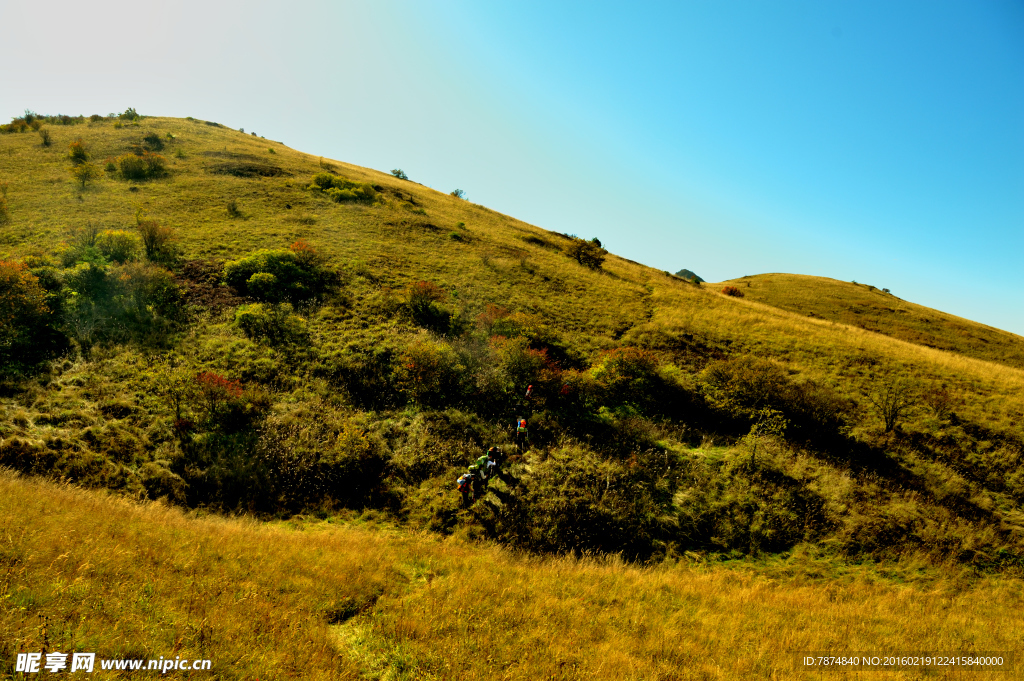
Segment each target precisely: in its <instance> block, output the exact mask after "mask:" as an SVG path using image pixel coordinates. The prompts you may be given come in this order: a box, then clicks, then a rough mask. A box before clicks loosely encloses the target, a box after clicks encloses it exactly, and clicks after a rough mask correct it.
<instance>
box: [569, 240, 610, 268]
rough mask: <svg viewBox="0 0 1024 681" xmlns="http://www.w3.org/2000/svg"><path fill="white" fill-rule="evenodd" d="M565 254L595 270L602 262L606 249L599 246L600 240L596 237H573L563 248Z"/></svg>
mask: <svg viewBox="0 0 1024 681" xmlns="http://www.w3.org/2000/svg"><path fill="white" fill-rule="evenodd" d="M565 254H566V255H568V256H569V257H570V258H572V259H573V260H575V261H576V262H578V263H579V264H581V265H584V266H586V267H589V268H590V269H593V270H597V269H601V265H602V264H604V259H605V256H607V255H608V251H606V250H605V249H604V248H602V247H601V242H600V241H599V240H597V239H594V240H592V241H585V240H583V239H580V238H575V237H574V238H573V240H572V243H571V244H569V247H568V248H567V249H565Z"/></svg>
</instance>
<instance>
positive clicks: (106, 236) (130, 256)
mask: <svg viewBox="0 0 1024 681" xmlns="http://www.w3.org/2000/svg"><path fill="white" fill-rule="evenodd" d="M96 247H97V248H99V250H100V252H101V253H102V254H103V255H104V256H105V257H106V258H107V260H110V261H111V262H116V263H119V264H123V263H125V262H127V261H129V260H134V259H135V254H136V253H137V252H138V250H139V240H138V237H136V236H135V235H134V234H132V233H131V232H126V231H124V230H109V229H108V230H107V231H105V232H103V233H102V234H100V235H99V236H98V237H97V239H96Z"/></svg>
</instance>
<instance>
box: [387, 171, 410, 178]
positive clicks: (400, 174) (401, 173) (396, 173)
mask: <svg viewBox="0 0 1024 681" xmlns="http://www.w3.org/2000/svg"><path fill="white" fill-rule="evenodd" d="M391 174H392V175H394V176H395V177H397V178H398V179H399V180H408V179H409V176H408V175H406V174H405V172H404V171H403V170H402V169H401V168H395V169H394V170H392V171H391Z"/></svg>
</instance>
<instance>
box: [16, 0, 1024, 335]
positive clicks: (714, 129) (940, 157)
mask: <svg viewBox="0 0 1024 681" xmlns="http://www.w3.org/2000/svg"><path fill="white" fill-rule="evenodd" d="M150 4H151V3H138V2H131V3H129V2H107V1H105V0H96V1H94V2H75V3H69V2H58V3H55V4H54V3H51V4H49V5H39V4H32V3H23V2H22V3H5V4H4V6H3V9H2V12H0V14H2V17H3V23H4V38H3V41H2V42H0V59H2V63H4V64H5V65H6V66H5V69H4V75H3V82H2V84H0V116H7V117H13V116H16V115H20V113H21V112H22V110H23V109H25V108H31V109H33V110H35V111H37V112H41V113H57V112H61V113H69V114H78V113H83V114H91V113H108V112H112V111H122V110H124V109H125V108H126V107H129V106H132V107H135V108H136V109H137V110H138V111H140V112H141V113H143V114H152V115H166V116H195V117H197V118H202V119H209V120H216V121H218V122H221V123H223V124H225V125H229V126H231V127H236V128H237V127H244V128H245V129H246V130H247V131H256V132H257V133H259V134H261V135H264V136H265V137H267V138H270V139H276V140H280V141H282V142H284V143H285V144H288V145H289V146H292V147H295V148H297V149H300V150H303V151H307V152H310V153H314V154H322V155H324V156H328V157H333V158H337V159H340V160H344V161H348V162H352V163H356V164H359V165H364V166H369V167H372V168H377V169H381V170H389V169H391V168H396V167H397V168H402V169H404V170H405V171H406V172H407V173H408V174H409V176H410V177H411V178H412V179H414V180H417V181H419V182H422V183H424V184H427V185H429V186H432V187H434V188H436V189H440V190H443V191H450V190H452V189H454V188H456V187H458V188H461V189H463V190H465V191H466V192H467V194H468V198H469V199H470V200H472V201H474V202H476V203H481V204H484V205H486V206H489V207H491V208H494V209H496V210H499V211H501V212H503V213H507V214H509V215H513V216H515V217H518V218H521V219H523V220H526V221H528V222H531V223H534V224H536V225H539V226H541V227H545V228H547V229H552V230H557V231H560V232H570V233H575V234H579V235H580V236H584V237H591V236H598V237H600V238H601V240H602V241H603V242H605V244H606V245H607V246H608V247H609V248H610V249H611V250H612V251H613V252H615V253H618V254H620V255H623V256H625V257H628V258H631V259H633V260H637V261H640V262H643V263H646V264H648V265H651V266H653V267H656V268H658V269H665V270H671V271H676V270H678V269H680V268H683V267H686V268H689V269H691V270H694V271H695V272H697V273H698V274H700V275H701V276H702V277H704V278H705V279H708V280H710V281H716V280H724V279H729V278H733V277H738V276H742V275H745V274H756V273H761V272H795V273H802V274H815V275H822V276H828V277H833V278H836V279H841V280H852V279H855V280H857V281H860V282H864V283H870V284H874V285H876V286H879V287H886V288H890V289H892V291H893V293H895V294H896V295H898V296H900V297H902V298H905V299H908V300H912V301H914V302H918V303H922V304H924V305H928V306H930V307H934V308H938V309H941V310H944V311H947V312H951V313H953V314H958V315H961V316H963V317H968V318H970V319H974V320H977V321H980V322H983V323H986V324H990V325H992V326H997V327H1000V328H1003V329H1007V330H1009V331H1013V332H1015V333H1018V334H1022V335H1024V3H1022V2H1020V1H1019V0H1002V1H998V0H994V1H991V2H986V1H983V0H965V1H963V2H941V1H938V0H928V1H925V2H911V1H898V2H892V1H891V0H887V1H884V2H874V1H870V0H857V1H850V2H828V1H825V0H820V1H811V0H807V1H805V2H782V1H780V2H752V1H751V2H710V1H700V2H665V3H643V4H636V3H621V2H616V3H599V2H578V3H557V4H552V3H548V2H523V1H517V2H514V3H513V2H507V3H496V2H472V3H471V2H460V1H447V2H435V3H430V4H427V3H424V2H412V1H409V2H386V1H384V2H376V1H374V2H365V1H363V2H359V3H349V2H306V3H301V4H296V3H287V4H286V3H281V2H273V3H270V2H216V1H208V2H178V3H168V4H164V3H152V5H153V6H152V7H151V6H149V5H150ZM0 173H2V165H0Z"/></svg>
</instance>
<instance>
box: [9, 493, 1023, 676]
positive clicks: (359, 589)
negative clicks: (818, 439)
mask: <svg viewBox="0 0 1024 681" xmlns="http://www.w3.org/2000/svg"><path fill="white" fill-rule="evenodd" d="M0 519H2V523H3V524H2V526H0V559H2V563H0V565H2V570H0V574H2V575H3V581H2V586H0V635H2V640H3V641H4V642H5V647H6V650H5V651H4V659H3V660H0V665H3V666H0V675H9V674H10V671H9V670H10V664H11V662H12V659H13V655H14V653H16V652H19V651H30V652H31V651H36V650H40V649H42V647H43V646H44V641H45V642H46V645H48V648H49V649H50V650H60V651H62V652H64V651H75V650H77V651H85V652H91V651H94V652H97V653H99V656H100V657H104V656H109V657H138V658H156V657H159V656H161V655H163V656H165V657H167V656H168V655H181V656H183V657H185V656H191V657H202V658H209V659H212V660H213V665H214V667H213V668H214V673H215V675H216V676H217V677H219V678H229V679H255V678H261V679H267V678H309V679H319V678H384V679H478V678H497V679H539V678H557V679H584V678H595V679H750V678H765V679H768V678H770V679H788V678H804V676H805V675H804V673H803V672H797V671H795V670H794V655H793V653H796V652H800V651H806V652H831V653H837V654H841V653H850V652H861V653H863V652H870V653H878V654H880V655H881V654H887V653H913V652H921V651H932V652H936V653H953V652H969V651H997V652H1004V653H1009V652H1013V651H1017V652H1018V653H1019V652H1020V651H1021V650H1022V649H1024V619H1021V618H1020V617H1019V612H1020V608H1021V607H1022V605H1024V597H1022V593H1024V592H1022V589H1021V587H1022V586H1024V585H1022V583H1021V582H1020V581H1019V580H1015V579H1006V578H1002V579H988V578H972V577H970V576H969V575H968V574H967V573H957V572H955V571H954V568H950V570H949V571H947V572H936V571H935V570H934V569H929V570H924V569H919V566H918V565H917V564H915V563H914V562H913V560H912V559H908V560H907V561H906V562H905V563H904V564H902V565H894V566H890V570H889V572H888V574H885V569H884V568H880V567H878V566H874V567H872V568H868V567H864V568H858V567H839V566H834V565H831V564H829V563H826V562H822V561H820V560H816V559H815V558H813V557H811V556H808V555H806V554H798V555H796V556H794V557H792V558H791V559H789V560H788V561H786V562H779V563H774V564H766V565H763V566H761V567H760V568H758V569H754V568H753V567H752V566H749V565H748V566H730V565H721V566H709V565H702V564H688V563H686V562H683V563H679V564H673V563H666V564H663V565H659V566H655V567H646V568H645V567H638V566H634V565H629V564H625V563H623V562H621V561H619V560H617V559H616V558H614V557H611V558H604V559H584V560H575V559H570V558H531V557H526V556H521V555H516V554H512V553H509V552H507V551H505V550H503V549H500V548H498V547H494V546H485V545H473V544H470V543H466V542H464V541H462V540H459V539H448V540H441V539H438V538H435V537H430V536H425V535H420V534H413V533H408V532H402V531H396V530H391V529H388V528H386V527H373V526H366V525H359V524H351V523H350V524H341V525H339V524H333V523H311V524H304V523H303V522H301V521H293V522H292V523H288V524H280V525H275V526H270V525H260V524H256V523H252V522H249V521H246V520H244V519H223V518H211V517H205V518H204V517H195V516H189V515H186V514H184V513H182V512H181V511H179V510H176V509H171V508H167V507H164V506H161V505H158V504H143V505H138V504H134V503H131V502H127V501H124V500H119V499H116V498H112V497H109V496H107V495H105V494H103V493H97V492H85V491H81V490H78V489H75V488H72V487H68V486H63V485H58V484H54V483H47V482H40V481H34V480H28V479H24V478H18V477H15V476H13V475H11V474H8V473H4V474H3V475H2V476H0ZM339 613H343V614H347V615H353V614H354V616H352V617H350V618H348V619H347V620H345V621H343V622H340V623H337V624H331V623H330V620H332V619H334V620H339V619H342V618H343V616H344V615H343V614H339ZM47 618H48V619H47ZM44 629H45V632H44ZM174 674H175V673H174V672H171V673H170V674H169V676H172V677H173V676H174ZM97 676H98V677H100V678H102V674H97ZM835 677H836V678H844V677H843V675H841V674H835ZM850 677H853V675H849V676H848V677H847V678H850ZM872 678H878V679H916V678H921V676H920V674H919V673H918V672H911V671H896V672H892V671H890V672H877V673H874V674H873V675H872ZM969 678H977V679H984V678H1010V676H1007V675H1006V674H1005V673H1004V674H1002V675H997V674H994V673H989V674H986V673H977V672H972V674H971V675H970V676H969Z"/></svg>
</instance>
